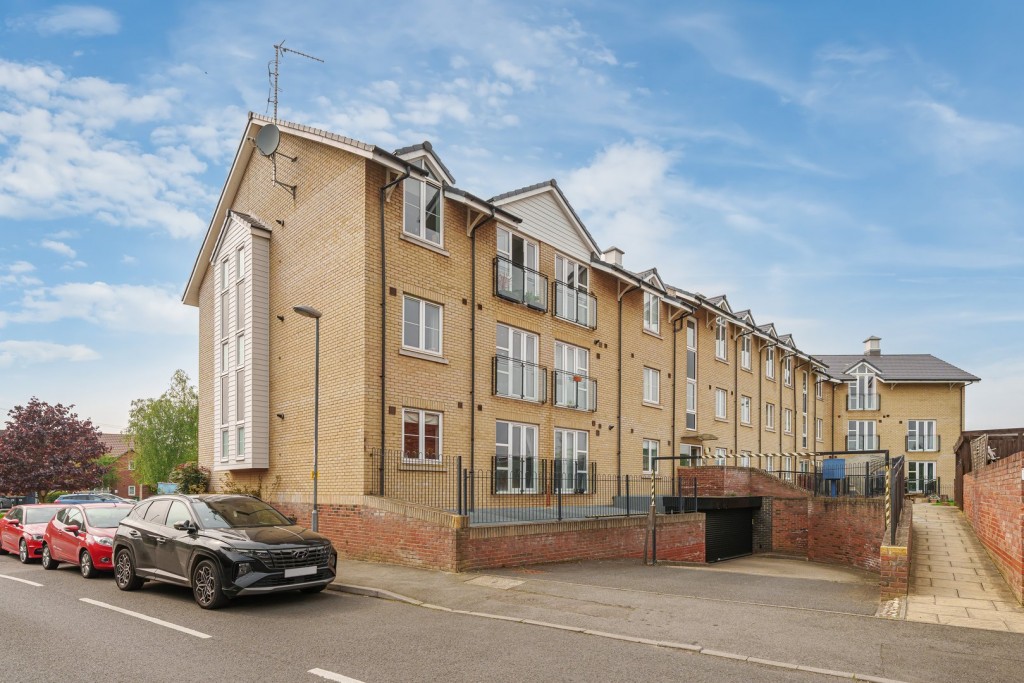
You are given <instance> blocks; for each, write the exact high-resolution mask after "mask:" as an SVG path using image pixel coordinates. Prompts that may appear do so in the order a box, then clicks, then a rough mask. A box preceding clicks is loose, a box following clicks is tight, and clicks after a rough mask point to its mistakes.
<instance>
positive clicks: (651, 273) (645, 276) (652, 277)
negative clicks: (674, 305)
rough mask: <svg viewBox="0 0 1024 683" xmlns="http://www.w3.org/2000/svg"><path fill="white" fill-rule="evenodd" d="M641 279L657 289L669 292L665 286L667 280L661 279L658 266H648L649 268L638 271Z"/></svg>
mask: <svg viewBox="0 0 1024 683" xmlns="http://www.w3.org/2000/svg"><path fill="white" fill-rule="evenodd" d="M637 275H639V276H640V279H641V280H643V281H644V282H646V283H647V284H649V285H650V286H651V287H654V288H655V289H657V290H659V291H662V292H665V293H666V294H667V293H668V289H667V288H666V287H665V281H664V280H662V279H661V275H659V274H658V269H657V268H648V269H647V270H644V271H641V272H639V273H637Z"/></svg>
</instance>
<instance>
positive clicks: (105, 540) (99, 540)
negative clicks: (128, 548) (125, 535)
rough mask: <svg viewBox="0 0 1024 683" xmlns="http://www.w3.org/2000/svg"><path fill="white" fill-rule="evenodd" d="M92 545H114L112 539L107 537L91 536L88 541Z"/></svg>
mask: <svg viewBox="0 0 1024 683" xmlns="http://www.w3.org/2000/svg"><path fill="white" fill-rule="evenodd" d="M90 540H91V541H92V542H93V543H99V544H100V545H105V546H112V545H114V539H112V538H108V537H107V536H93V537H92V538H91V539H90Z"/></svg>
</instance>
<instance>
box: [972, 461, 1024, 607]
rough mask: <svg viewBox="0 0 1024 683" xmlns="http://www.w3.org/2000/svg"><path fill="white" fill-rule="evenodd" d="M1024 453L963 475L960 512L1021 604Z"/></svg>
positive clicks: (1023, 590) (1023, 585) (1023, 588)
mask: <svg viewBox="0 0 1024 683" xmlns="http://www.w3.org/2000/svg"><path fill="white" fill-rule="evenodd" d="M1022 471H1024V453H1016V454H1014V455H1011V456H1009V457H1006V458H1001V459H1000V460H997V461H996V462H993V463H990V464H988V465H983V466H982V467H980V468H978V469H977V470H975V471H973V472H970V473H969V474H966V475H964V516H965V517H967V521H969V522H970V523H971V526H972V527H974V533H976V534H977V535H978V539H979V540H981V542H982V543H983V544H984V545H985V548H987V549H988V552H989V555H990V556H991V557H992V560H993V561H994V562H995V564H996V566H997V567H998V568H999V571H1000V572H1001V573H1002V575H1003V577H1005V578H1006V583H1007V584H1009V586H1010V590H1012V591H1013V594H1014V595H1015V596H1016V597H1017V601H1018V602H1021V603H1022V604H1024V480H1022V474H1021V473H1022Z"/></svg>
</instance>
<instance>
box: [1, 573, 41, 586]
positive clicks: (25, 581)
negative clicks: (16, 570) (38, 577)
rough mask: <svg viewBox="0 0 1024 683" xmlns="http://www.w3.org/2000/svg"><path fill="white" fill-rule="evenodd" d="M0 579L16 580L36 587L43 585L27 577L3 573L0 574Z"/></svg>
mask: <svg viewBox="0 0 1024 683" xmlns="http://www.w3.org/2000/svg"><path fill="white" fill-rule="evenodd" d="M0 579H8V580H10V581H17V582H18V583H27V584H28V585H30V586H36V587H37V588H38V587H42V585H43V584H41V583H36V582H35V581H29V580H27V579H19V578H18V577H16V576H5V575H4V574H0Z"/></svg>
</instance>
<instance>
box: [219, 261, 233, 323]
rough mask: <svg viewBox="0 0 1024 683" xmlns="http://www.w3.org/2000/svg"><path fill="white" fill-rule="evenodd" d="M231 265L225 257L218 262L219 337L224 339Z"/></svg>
mask: <svg viewBox="0 0 1024 683" xmlns="http://www.w3.org/2000/svg"><path fill="white" fill-rule="evenodd" d="M230 274H231V265H230V262H229V261H228V258H227V257H226V256H225V257H224V259H223V260H222V261H221V262H220V336H221V339H224V338H226V337H227V336H228V333H229V331H230V326H229V321H230V318H229V317H228V315H229V311H230V310H231V306H230V301H231V280H230Z"/></svg>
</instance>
